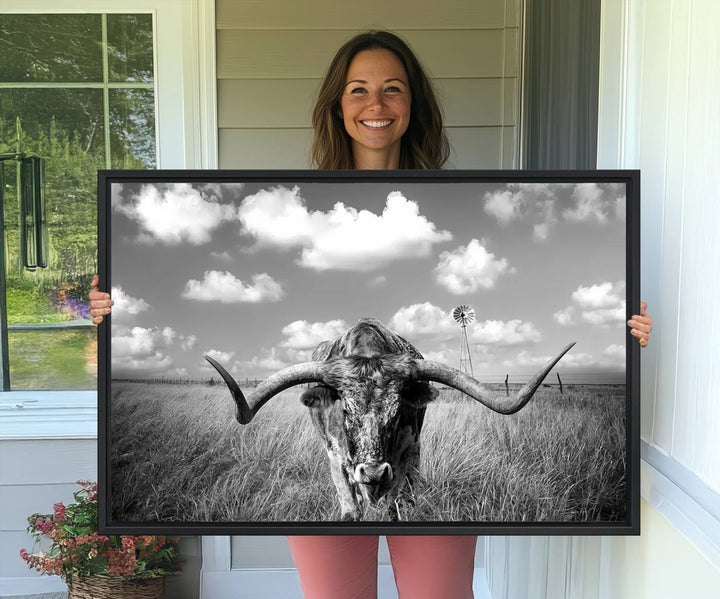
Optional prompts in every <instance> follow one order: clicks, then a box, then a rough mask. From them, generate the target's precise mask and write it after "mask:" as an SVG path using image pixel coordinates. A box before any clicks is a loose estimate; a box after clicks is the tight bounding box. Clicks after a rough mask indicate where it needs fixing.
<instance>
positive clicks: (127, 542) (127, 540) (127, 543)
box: [121, 537, 135, 549]
mask: <svg viewBox="0 0 720 599" xmlns="http://www.w3.org/2000/svg"><path fill="white" fill-rule="evenodd" d="M121 542H122V546H123V547H125V549H134V548H135V539H133V538H132V537H122V541H121Z"/></svg>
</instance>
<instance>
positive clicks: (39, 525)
mask: <svg viewBox="0 0 720 599" xmlns="http://www.w3.org/2000/svg"><path fill="white" fill-rule="evenodd" d="M52 527H53V522H52V520H42V519H41V518H38V519H37V520H35V528H36V529H37V530H38V531H40V532H41V533H42V534H44V535H46V534H47V533H49V532H50V531H51V530H52Z"/></svg>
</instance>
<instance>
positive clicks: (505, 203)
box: [483, 183, 558, 241]
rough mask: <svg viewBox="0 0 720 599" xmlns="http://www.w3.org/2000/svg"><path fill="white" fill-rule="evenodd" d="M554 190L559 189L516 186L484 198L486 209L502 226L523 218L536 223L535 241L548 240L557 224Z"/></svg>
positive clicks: (542, 186)
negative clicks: (551, 230)
mask: <svg viewBox="0 0 720 599" xmlns="http://www.w3.org/2000/svg"><path fill="white" fill-rule="evenodd" d="M554 189H555V190H557V189H558V186H555V185H553V186H551V185H548V184H546V183H513V184H510V185H508V186H507V187H506V188H505V189H502V190H498V191H493V192H488V193H486V194H485V195H484V196H483V201H484V206H483V209H484V210H485V213H486V214H489V215H490V216H494V217H495V218H496V219H497V221H498V223H499V224H500V225H501V226H507V225H509V224H510V223H512V222H513V221H519V220H523V219H530V220H532V221H534V222H533V238H534V239H535V241H545V240H546V239H547V238H548V236H549V234H550V229H551V227H552V225H554V224H555V223H556V222H557V218H556V217H555V198H554V193H553V190H554ZM542 198H545V199H542Z"/></svg>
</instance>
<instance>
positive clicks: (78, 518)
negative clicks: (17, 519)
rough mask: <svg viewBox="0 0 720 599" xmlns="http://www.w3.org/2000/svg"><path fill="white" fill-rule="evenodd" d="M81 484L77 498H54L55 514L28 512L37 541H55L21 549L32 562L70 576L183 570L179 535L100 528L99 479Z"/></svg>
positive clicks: (148, 575)
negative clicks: (39, 548)
mask: <svg viewBox="0 0 720 599" xmlns="http://www.w3.org/2000/svg"><path fill="white" fill-rule="evenodd" d="M78 484H79V485H80V487H81V489H80V490H79V491H76V492H75V493H74V494H73V496H74V497H75V502H74V503H71V504H69V505H67V506H66V505H64V504H63V503H56V504H55V506H54V510H53V513H52V514H32V515H31V516H29V517H28V527H27V530H28V532H29V533H30V534H31V535H32V536H33V537H34V539H35V542H36V546H37V544H38V543H40V542H41V541H44V540H49V541H50V542H51V545H50V548H49V549H47V550H45V551H39V552H38V553H32V554H31V553H28V551H26V550H25V549H21V550H20V557H22V559H23V560H25V562H27V564H28V566H29V567H30V568H34V569H35V570H37V571H38V572H40V573H41V574H57V575H59V576H62V578H63V580H67V581H72V579H73V578H74V577H80V578H84V577H87V576H98V575H111V576H123V577H127V578H156V577H158V576H166V575H168V574H174V573H176V572H179V571H180V569H181V567H182V564H181V563H180V561H179V559H178V552H177V546H178V542H179V539H177V538H167V537H163V536H155V535H147V536H139V537H132V536H127V535H122V536H119V535H114V536H105V535H100V534H98V532H97V526H98V503H97V484H95V483H90V482H87V481H78Z"/></svg>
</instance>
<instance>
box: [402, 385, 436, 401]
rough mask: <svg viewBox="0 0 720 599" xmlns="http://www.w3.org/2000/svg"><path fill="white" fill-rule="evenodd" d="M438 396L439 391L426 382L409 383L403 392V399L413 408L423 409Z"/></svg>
mask: <svg viewBox="0 0 720 599" xmlns="http://www.w3.org/2000/svg"><path fill="white" fill-rule="evenodd" d="M437 396H438V390H437V389H436V388H435V387H433V386H431V385H429V384H428V383H426V382H424V381H408V382H407V383H405V386H404V387H403V390H402V398H403V400H404V401H405V403H406V404H407V405H409V406H410V407H412V408H422V407H425V406H426V405H427V404H429V403H430V402H431V401H433V400H434V399H435V398H437Z"/></svg>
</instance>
